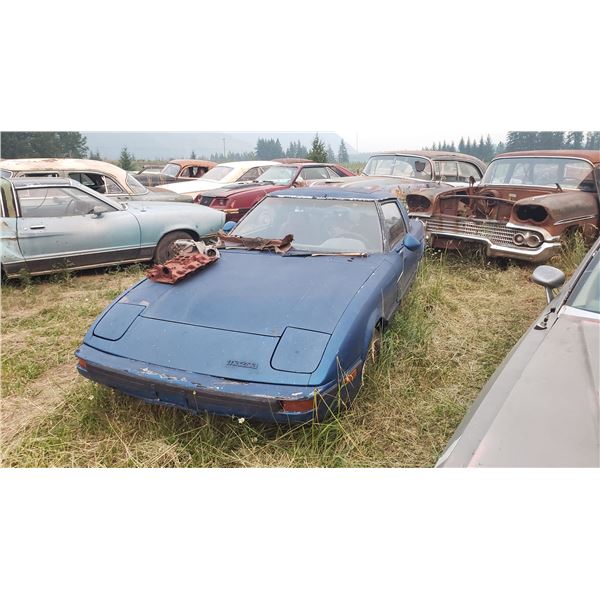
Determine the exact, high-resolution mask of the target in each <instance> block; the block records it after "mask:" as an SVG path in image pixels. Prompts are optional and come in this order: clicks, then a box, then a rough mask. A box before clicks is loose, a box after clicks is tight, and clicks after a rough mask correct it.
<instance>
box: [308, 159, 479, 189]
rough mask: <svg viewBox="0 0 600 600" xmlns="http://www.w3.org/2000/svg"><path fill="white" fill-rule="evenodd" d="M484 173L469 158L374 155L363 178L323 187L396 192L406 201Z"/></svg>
mask: <svg viewBox="0 0 600 600" xmlns="http://www.w3.org/2000/svg"><path fill="white" fill-rule="evenodd" d="M484 171H485V163H484V162H482V161H481V160H479V159H478V158H476V157H474V156H470V155H468V154H461V153H459V152H442V151H436V150H398V151H395V152H380V153H378V154H373V155H372V156H371V157H369V160H368V161H367V164H366V165H365V167H364V169H363V171H362V174H361V175H357V176H355V177H351V178H348V179H345V180H344V181H339V180H333V181H331V180H330V181H327V182H323V183H326V184H328V185H335V186H340V187H344V188H350V189H354V190H357V191H360V190H363V191H369V190H371V191H375V190H379V191H381V190H389V191H395V192H396V193H397V194H398V196H399V197H401V198H403V197H404V196H405V195H406V194H407V193H408V192H410V191H413V190H419V189H427V188H434V189H440V188H450V187H456V186H464V185H465V184H468V183H469V181H470V180H471V178H473V179H474V180H475V181H479V180H480V179H481V177H482V176H483V173H484ZM317 185H321V183H318V184H317Z"/></svg>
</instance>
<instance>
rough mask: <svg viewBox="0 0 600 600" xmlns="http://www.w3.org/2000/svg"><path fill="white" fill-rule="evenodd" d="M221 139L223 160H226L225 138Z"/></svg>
mask: <svg viewBox="0 0 600 600" xmlns="http://www.w3.org/2000/svg"><path fill="white" fill-rule="evenodd" d="M222 139H223V158H227V152H226V151H225V138H222Z"/></svg>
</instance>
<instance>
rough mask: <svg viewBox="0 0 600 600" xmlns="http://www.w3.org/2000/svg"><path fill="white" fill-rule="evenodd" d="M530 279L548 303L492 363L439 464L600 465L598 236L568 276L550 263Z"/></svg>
mask: <svg viewBox="0 0 600 600" xmlns="http://www.w3.org/2000/svg"><path fill="white" fill-rule="evenodd" d="M532 279H533V281H535V282H536V283H539V284H540V285H543V286H544V287H545V288H546V291H547V298H548V300H549V304H548V305H547V306H546V308H545V309H544V310H543V312H542V314H541V315H540V316H539V317H538V318H537V319H536V320H535V322H534V323H533V325H532V326H531V328H530V329H529V330H528V331H527V332H526V333H525V335H524V336H523V337H522V338H521V340H520V341H519V342H518V343H517V345H516V346H515V347H514V348H513V349H512V351H511V352H510V354H509V355H508V356H507V357H506V359H505V360H504V362H503V363H502V364H501V365H500V366H499V367H498V369H497V370H496V372H495V373H494V375H493V376H492V377H491V379H490V380H489V382H488V383H487V384H486V386H485V387H484V388H483V390H482V392H481V394H480V395H479V397H478V398H477V400H476V401H475V402H474V404H473V406H472V407H471V409H470V410H469V412H468V413H467V415H466V416H465V418H464V419H463V421H462V423H461V424H460V425H459V427H458V429H457V430H456V432H455V434H454V435H453V437H452V438H451V439H450V441H449V443H448V445H447V447H446V450H445V451H444V452H443V454H442V456H441V457H440V458H439V460H438V463H437V466H438V467H599V466H600V418H599V414H600V405H599V396H600V240H597V241H596V242H595V244H594V245H593V246H592V248H591V249H590V251H589V252H588V254H587V256H586V257H585V258H584V259H583V261H582V263H581V265H580V266H579V267H578V269H577V270H576V271H575V273H574V274H573V276H572V277H571V279H570V281H569V283H568V284H567V285H565V286H564V287H563V288H562V291H561V292H560V293H559V294H558V295H556V296H555V291H554V290H556V289H557V288H559V287H560V286H562V285H563V283H564V281H565V276H564V274H563V273H562V272H561V271H559V270H558V269H556V268H554V267H551V266H547V265H544V266H540V267H537V268H536V269H535V271H534V272H533V277H532Z"/></svg>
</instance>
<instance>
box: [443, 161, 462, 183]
mask: <svg viewBox="0 0 600 600" xmlns="http://www.w3.org/2000/svg"><path fill="white" fill-rule="evenodd" d="M439 170H440V181H450V182H456V181H459V179H458V168H457V165H456V162H455V161H453V160H441V161H440V162H439Z"/></svg>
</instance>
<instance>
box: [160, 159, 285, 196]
mask: <svg viewBox="0 0 600 600" xmlns="http://www.w3.org/2000/svg"><path fill="white" fill-rule="evenodd" d="M278 164H280V163H278V162H274V161H272V160H247V161H236V162H228V163H220V164H218V165H217V166H216V167H213V168H212V169H210V171H208V172H207V173H206V175H203V176H202V177H200V178H199V179H195V180H194V181H182V182H179V183H169V184H166V185H161V186H158V187H157V189H160V190H167V191H169V192H175V193H177V194H184V195H187V196H192V197H193V196H195V195H196V194H199V193H201V192H206V191H208V190H216V189H218V188H220V187H223V186H224V185H227V184H229V183H235V182H236V181H240V180H242V181H252V180H253V179H256V177H258V175H260V174H261V173H262V172H264V171H266V170H267V168H269V167H272V166H273V165H278ZM220 167H227V168H229V169H231V170H230V171H229V172H228V173H226V174H224V176H222V177H221V178H219V179H215V178H213V177H211V173H212V172H213V171H215V170H216V169H219V168H220ZM253 169H256V170H257V171H256V176H253V175H252V174H250V171H252V170H253Z"/></svg>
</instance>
